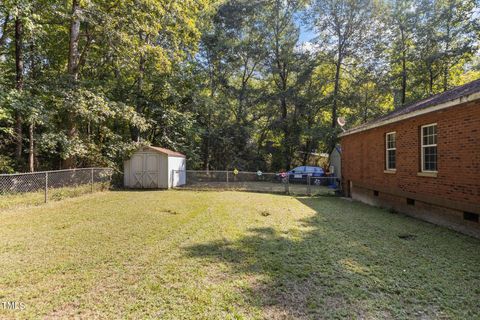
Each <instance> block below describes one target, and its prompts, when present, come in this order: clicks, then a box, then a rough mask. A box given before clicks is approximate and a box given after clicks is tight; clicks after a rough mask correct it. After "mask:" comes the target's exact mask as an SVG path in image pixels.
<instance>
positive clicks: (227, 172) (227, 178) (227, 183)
mask: <svg viewBox="0 0 480 320" xmlns="http://www.w3.org/2000/svg"><path fill="white" fill-rule="evenodd" d="M227 188H228V169H227Z"/></svg>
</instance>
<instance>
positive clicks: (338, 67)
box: [332, 51, 342, 129]
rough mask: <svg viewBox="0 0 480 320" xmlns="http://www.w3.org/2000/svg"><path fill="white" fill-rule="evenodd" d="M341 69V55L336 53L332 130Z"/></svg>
mask: <svg viewBox="0 0 480 320" xmlns="http://www.w3.org/2000/svg"><path fill="white" fill-rule="evenodd" d="M341 68H342V54H341V52H340V51H339V52H338V61H337V63H336V66H335V85H334V88H333V102H332V128H333V129H335V128H336V126H337V108H338V105H337V101H338V93H339V92H340V72H341Z"/></svg>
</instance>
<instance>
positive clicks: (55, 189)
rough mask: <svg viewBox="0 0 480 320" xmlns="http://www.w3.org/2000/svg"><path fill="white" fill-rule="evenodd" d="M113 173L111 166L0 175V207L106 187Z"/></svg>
mask: <svg viewBox="0 0 480 320" xmlns="http://www.w3.org/2000/svg"><path fill="white" fill-rule="evenodd" d="M112 174H113V169H110V168H82V169H68V170H56V171H42V172H32V173H15V174H0V210H1V209H6V208H10V207H13V206H16V205H30V204H39V203H44V202H48V201H49V200H60V199H63V198H68V197H74V196H78V195H81V194H84V193H88V192H94V191H98V190H105V189H108V188H109V187H110V182H111V178H112Z"/></svg>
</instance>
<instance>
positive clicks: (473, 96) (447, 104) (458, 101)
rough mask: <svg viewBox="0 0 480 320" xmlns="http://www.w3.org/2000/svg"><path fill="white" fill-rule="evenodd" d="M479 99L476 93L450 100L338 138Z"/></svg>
mask: <svg viewBox="0 0 480 320" xmlns="http://www.w3.org/2000/svg"><path fill="white" fill-rule="evenodd" d="M479 99H480V92H475V93H472V94H470V95H467V96H463V97H460V98H457V99H454V100H450V101H447V102H444V103H440V104H437V105H434V106H431V107H427V108H425V109H422V110H417V111H413V112H410V113H406V114H402V115H399V116H397V117H393V118H391V119H386V120H384V121H379V122H374V123H371V124H367V125H365V126H362V127H359V128H356V129H355V128H353V129H350V130H348V131H345V132H342V133H340V134H339V135H338V136H339V137H345V136H348V135H351V134H355V133H359V132H362V131H367V130H370V129H373V128H377V127H382V126H385V125H387V124H390V123H395V122H399V121H402V120H405V119H410V118H413V117H418V116H420V115H423V114H427V113H431V112H435V111H440V110H443V109H447V108H450V107H454V106H457V105H460V104H463V103H467V102H472V101H475V100H479Z"/></svg>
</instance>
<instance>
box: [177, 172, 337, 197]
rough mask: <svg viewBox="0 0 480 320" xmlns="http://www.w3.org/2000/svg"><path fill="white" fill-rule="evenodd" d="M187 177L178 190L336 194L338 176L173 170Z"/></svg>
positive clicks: (314, 194) (178, 174) (312, 194)
mask: <svg viewBox="0 0 480 320" xmlns="http://www.w3.org/2000/svg"><path fill="white" fill-rule="evenodd" d="M183 175H185V176H186V184H185V185H182V186H178V187H176V188H178V189H190V190H238V191H254V192H268V193H281V194H290V195H299V196H300V195H308V196H317V195H335V194H336V193H337V192H339V188H340V185H341V184H340V179H338V178H337V177H334V176H322V177H315V176H311V175H300V176H299V175H288V174H279V173H264V172H260V171H259V172H244V171H238V172H237V171H197V170H187V171H183V170H182V171H180V170H173V172H172V176H173V179H178V178H176V177H180V176H183Z"/></svg>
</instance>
